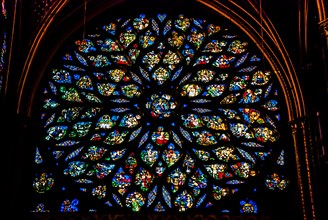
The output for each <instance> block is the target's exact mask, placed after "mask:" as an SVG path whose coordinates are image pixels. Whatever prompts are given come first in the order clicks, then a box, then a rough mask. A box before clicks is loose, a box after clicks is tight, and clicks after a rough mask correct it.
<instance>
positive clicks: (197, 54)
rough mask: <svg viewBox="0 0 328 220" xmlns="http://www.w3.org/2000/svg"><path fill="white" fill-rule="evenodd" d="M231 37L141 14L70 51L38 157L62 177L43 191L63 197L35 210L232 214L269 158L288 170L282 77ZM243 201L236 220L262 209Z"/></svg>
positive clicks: (56, 74)
mask: <svg viewBox="0 0 328 220" xmlns="http://www.w3.org/2000/svg"><path fill="white" fill-rule="evenodd" d="M232 32H233V31H230V30H229V28H225V27H223V26H220V25H216V24H212V23H211V22H210V21H208V20H207V19H203V18H193V17H187V16H185V15H183V14H180V15H178V16H172V17H170V16H168V15H166V14H156V16H150V15H148V14H140V15H138V16H136V17H131V18H129V19H123V18H122V19H116V20H113V21H111V22H108V23H107V24H105V25H103V26H102V28H96V29H95V30H94V33H92V34H90V35H88V36H90V37H89V39H87V40H85V41H78V40H77V41H74V42H72V45H73V46H72V47H71V48H70V49H67V50H68V51H67V52H66V53H65V54H64V56H63V55H62V57H65V59H62V60H61V61H60V62H59V63H56V65H57V66H56V67H55V68H53V69H51V70H49V71H48V78H46V82H45V83H44V85H45V86H44V87H45V90H44V91H46V92H45V93H44V94H42V95H43V100H42V105H41V108H42V112H43V113H42V114H41V121H42V122H43V124H42V126H41V128H40V129H41V131H42V132H43V133H42V134H43V136H42V143H41V144H39V145H38V147H36V151H35V157H34V162H35V165H36V166H37V167H41V166H43V165H44V164H46V165H45V166H49V167H48V168H47V169H49V170H52V169H54V171H55V172H54V173H56V175H53V176H51V178H50V177H47V176H45V177H43V178H41V177H40V180H39V179H38V181H39V182H38V183H47V184H48V185H46V186H48V188H47V190H46V189H45V188H46V187H44V188H42V187H40V186H36V185H37V184H35V186H36V189H37V190H39V192H42V193H45V194H47V193H48V191H51V192H52V191H53V192H52V195H56V193H57V192H58V191H61V190H59V189H58V188H59V187H60V188H65V189H66V188H67V190H65V193H67V195H66V194H65V195H63V193H58V194H57V195H56V196H58V198H50V197H49V199H55V200H56V202H57V204H61V205H59V207H44V206H46V205H47V203H45V202H44V201H37V203H36V204H35V206H34V207H33V208H32V210H35V211H36V210H38V211H42V210H48V209H51V211H53V210H60V211H61V212H78V211H82V212H83V211H89V212H91V211H92V212H97V211H98V210H101V211H104V210H105V211H108V213H110V212H113V211H114V212H115V210H118V209H120V210H130V211H131V212H142V211H145V210H146V212H147V211H154V212H157V213H159V212H164V213H170V212H171V211H178V212H188V211H190V210H191V211H192V210H195V209H202V208H206V209H207V210H210V209H211V208H213V209H212V210H219V211H220V212H225V210H226V208H225V207H222V206H221V205H222V204H223V203H222V201H224V200H225V199H230V198H234V197H235V196H237V194H238V192H239V188H242V187H244V186H245V185H246V183H248V182H251V181H252V180H253V179H254V178H255V177H257V175H258V173H259V172H258V170H257V169H259V170H261V169H262V168H263V167H262V166H263V165H262V163H261V162H263V161H265V160H270V159H271V158H270V155H271V153H272V152H273V151H276V150H278V151H279V153H280V156H279V157H277V158H274V159H275V160H274V161H273V163H274V164H277V165H279V166H283V165H284V160H285V158H284V156H285V155H284V153H283V152H284V151H282V150H281V147H280V148H279V147H277V149H275V147H276V146H277V145H278V144H277V143H276V142H278V141H279V130H278V129H277V128H278V127H279V122H280V117H281V116H280V101H279V99H278V98H279V97H278V96H277V95H278V94H280V93H278V92H279V91H278V88H277V86H276V85H275V81H274V76H271V75H270V77H269V75H268V72H267V71H265V70H261V68H264V67H262V66H261V63H260V62H257V61H259V58H257V57H258V56H257V55H256V54H254V53H256V52H257V50H254V51H253V50H252V49H249V48H248V47H249V46H250V44H249V43H248V42H245V39H242V38H245V37H242V36H239V35H236V34H235V33H232ZM92 36H93V37H92ZM222 39H224V40H222ZM232 55H233V56H232ZM254 62H255V63H256V65H258V66H254V64H255V63H254ZM255 69H256V70H255ZM86 70H88V71H86ZM269 72H270V71H269ZM237 92H238V93H237ZM272 97H273V98H272ZM40 146H47V149H45V148H42V147H40ZM279 146H281V145H279ZM47 151H49V152H50V153H48V152H47ZM54 160H55V161H54ZM262 176H263V175H262ZM259 178H260V177H259ZM53 180H54V183H58V185H59V186H56V184H54V185H52V184H53ZM57 180H58V182H57ZM63 180H65V181H63ZM108 180H109V181H108ZM66 181H67V182H66ZM270 181H271V182H270ZM270 181H267V183H268V184H269V186H270V187H271V188H272V186H271V185H272V181H273V180H271V179H270ZM270 184H271V185H270ZM212 186H215V187H214V188H213V187H212ZM283 186H284V185H283ZM283 186H281V189H283V188H284V187H283ZM75 189H78V190H76V191H75ZM73 192H74V193H77V194H76V195H75V194H74V193H73ZM75 196H78V198H79V199H76V198H75ZM80 198H81V199H80ZM89 199H91V200H89ZM41 200H42V199H41ZM94 200H96V201H98V200H99V201H100V203H95V204H91V203H92V202H91V201H94ZM239 201H241V202H240V203H238V204H236V206H235V208H234V209H233V210H235V212H236V213H239V212H241V213H257V206H259V207H260V203H259V204H258V205H257V204H256V203H255V202H253V201H251V200H242V199H240V198H239V200H238V202H239ZM100 204H101V205H100ZM96 206H97V207H96ZM98 206H99V207H98ZM121 208H122V209H121ZM229 210H230V209H229Z"/></svg>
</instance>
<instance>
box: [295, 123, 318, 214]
mask: <svg viewBox="0 0 328 220" xmlns="http://www.w3.org/2000/svg"><path fill="white" fill-rule="evenodd" d="M290 126H291V132H292V138H293V145H294V153H295V163H296V172H297V185H298V189H299V199H300V205H301V209H302V211H303V213H302V214H303V219H304V220H310V219H311V220H315V219H316V210H315V206H314V198H313V192H312V184H313V183H312V180H313V172H312V166H313V164H312V163H311V161H312V160H311V159H310V158H311V155H312V154H311V146H310V144H309V143H311V142H310V139H309V126H308V124H307V122H306V120H305V119H300V120H297V121H294V122H292V123H291V124H290Z"/></svg>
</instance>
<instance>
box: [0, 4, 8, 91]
mask: <svg viewBox="0 0 328 220" xmlns="http://www.w3.org/2000/svg"><path fill="white" fill-rule="evenodd" d="M0 24H1V28H0V45H1V50H0V93H2V88H3V81H4V78H5V77H4V76H5V74H4V72H5V69H6V54H7V6H6V1H5V0H2V1H1V15H0Z"/></svg>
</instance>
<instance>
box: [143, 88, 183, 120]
mask: <svg viewBox="0 0 328 220" xmlns="http://www.w3.org/2000/svg"><path fill="white" fill-rule="evenodd" d="M148 100H149V101H148V102H147V103H146V108H147V109H149V110H150V114H151V116H152V117H154V118H167V117H170V116H171V115H172V113H173V112H174V110H175V109H176V107H177V102H176V101H174V98H173V97H172V96H171V95H169V94H161V93H159V94H152V95H151V96H150V98H149V99H148Z"/></svg>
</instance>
